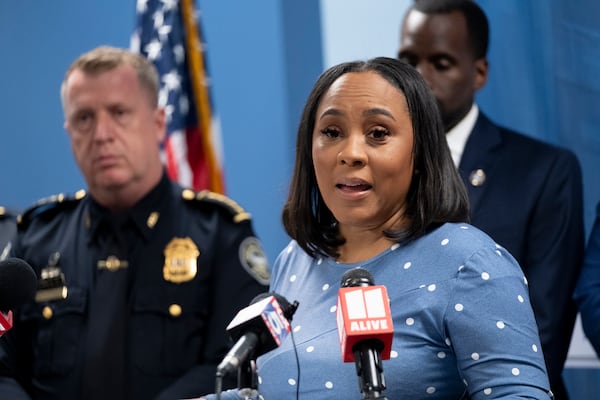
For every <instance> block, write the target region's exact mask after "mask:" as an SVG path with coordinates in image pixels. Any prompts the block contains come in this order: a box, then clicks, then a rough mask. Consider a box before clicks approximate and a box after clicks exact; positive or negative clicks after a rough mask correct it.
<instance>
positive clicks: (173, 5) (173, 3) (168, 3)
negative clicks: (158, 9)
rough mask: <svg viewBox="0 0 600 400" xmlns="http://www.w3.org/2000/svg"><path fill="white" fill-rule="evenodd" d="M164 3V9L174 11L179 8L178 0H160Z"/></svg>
mask: <svg viewBox="0 0 600 400" xmlns="http://www.w3.org/2000/svg"><path fill="white" fill-rule="evenodd" d="M160 2H161V3H163V9H164V10H165V11H172V10H176V9H177V0H160Z"/></svg>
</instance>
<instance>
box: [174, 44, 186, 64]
mask: <svg viewBox="0 0 600 400" xmlns="http://www.w3.org/2000/svg"><path fill="white" fill-rule="evenodd" d="M173 55H174V56H175V62H176V63H177V64H180V65H181V64H183V62H184V61H185V49H184V47H183V46H182V45H180V44H177V45H175V46H173Z"/></svg>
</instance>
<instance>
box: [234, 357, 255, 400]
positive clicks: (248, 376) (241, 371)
mask: <svg viewBox="0 0 600 400" xmlns="http://www.w3.org/2000/svg"><path fill="white" fill-rule="evenodd" d="M238 388H239V395H240V396H242V397H243V398H244V400H250V399H252V398H255V397H256V395H258V377H257V374H256V361H255V360H253V359H252V358H249V359H248V360H245V361H244V362H242V363H241V364H240V366H239V368H238Z"/></svg>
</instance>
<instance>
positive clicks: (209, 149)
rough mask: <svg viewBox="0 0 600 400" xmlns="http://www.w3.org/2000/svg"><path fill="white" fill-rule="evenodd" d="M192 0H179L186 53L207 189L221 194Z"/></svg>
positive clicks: (218, 164)
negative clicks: (202, 150)
mask: <svg viewBox="0 0 600 400" xmlns="http://www.w3.org/2000/svg"><path fill="white" fill-rule="evenodd" d="M193 1H194V0H181V12H182V17H183V24H184V27H185V33H186V34H185V43H186V50H187V51H186V54H187V57H188V62H189V70H190V79H191V82H192V88H193V91H194V96H195V103H196V110H197V115H198V120H199V124H200V128H201V129H200V136H201V139H202V146H203V148H204V155H205V157H206V164H207V168H208V176H209V179H210V187H209V189H210V190H211V191H213V192H216V193H221V194H224V185H223V177H222V171H221V167H220V163H219V161H218V160H217V158H216V154H215V150H214V146H213V142H212V140H213V129H212V112H211V111H212V110H211V104H210V96H209V92H208V84H207V82H206V68H205V65H204V60H203V56H202V54H203V51H202V43H201V41H200V31H199V29H198V26H197V24H196V13H195V12H194V4H193Z"/></svg>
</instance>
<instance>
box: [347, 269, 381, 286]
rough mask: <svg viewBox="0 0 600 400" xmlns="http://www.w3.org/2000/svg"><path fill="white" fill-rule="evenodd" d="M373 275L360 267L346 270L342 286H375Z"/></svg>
mask: <svg viewBox="0 0 600 400" xmlns="http://www.w3.org/2000/svg"><path fill="white" fill-rule="evenodd" d="M374 282H375V281H374V279H373V275H371V273H370V272H369V271H367V270H366V269H362V268H360V267H357V268H352V269H349V270H348V271H346V272H344V275H342V279H341V282H340V286H341V287H343V288H344V287H356V286H373V285H374V284H375V283H374Z"/></svg>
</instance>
